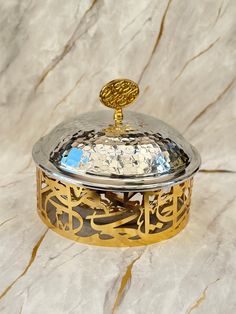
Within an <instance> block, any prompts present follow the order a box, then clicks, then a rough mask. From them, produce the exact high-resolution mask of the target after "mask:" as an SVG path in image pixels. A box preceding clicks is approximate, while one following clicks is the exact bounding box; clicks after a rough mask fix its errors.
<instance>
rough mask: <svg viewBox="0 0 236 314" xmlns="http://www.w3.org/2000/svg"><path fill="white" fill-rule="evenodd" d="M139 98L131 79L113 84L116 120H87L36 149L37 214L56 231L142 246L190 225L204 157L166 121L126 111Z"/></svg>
mask: <svg viewBox="0 0 236 314" xmlns="http://www.w3.org/2000/svg"><path fill="white" fill-rule="evenodd" d="M138 94H139V88H138V85H137V84H136V83H134V82H133V81H131V80H127V79H118V80H114V81H111V82H109V83H108V84H107V85H105V86H104V87H103V88H102V90H101V92H100V100H101V102H102V103H103V104H104V105H105V106H107V107H110V108H112V109H114V110H115V111H114V116H113V118H114V120H113V118H112V113H113V111H112V110H103V111H97V112H89V113H86V114H82V115H79V116H78V117H76V118H74V119H71V120H69V121H66V122H63V123H61V124H59V125H58V126H57V127H55V128H54V129H53V130H52V131H51V132H50V133H49V134H48V135H46V136H44V137H43V138H41V139H40V140H39V141H38V142H37V143H36V144H35V145H34V148H33V159H34V161H35V163H36V166H37V208H38V213H39V216H40V217H41V219H42V220H43V222H44V223H45V224H46V225H47V226H49V227H50V228H52V229H53V230H54V231H56V232H57V233H59V234H61V235H63V236H65V237H67V238H70V239H72V240H75V241H78V242H81V243H87V244H93V245H102V246H137V245H146V244H150V243H155V242H158V241H161V240H164V239H168V238H170V237H172V236H174V235H176V234H177V233H178V232H180V231H181V230H182V229H183V228H184V227H185V225H186V223H187V221H188V218H189V207H190V200H191V191H192V181H193V179H192V177H193V175H194V174H195V173H196V172H197V170H198V169H199V166H200V156H199V153H198V152H197V150H196V149H195V148H194V147H193V146H192V145H191V144H189V143H188V142H187V141H186V140H185V139H184V138H183V137H182V135H181V134H179V133H178V132H177V131H176V130H175V129H173V128H172V127H170V126H169V125H167V124H166V123H164V122H162V121H160V120H158V119H156V118H154V117H151V116H148V115H144V114H141V113H137V112H132V111H127V112H124V113H123V108H124V107H126V106H128V105H129V104H131V103H132V102H133V101H134V100H135V99H136V98H137V96H138ZM123 114H124V116H123Z"/></svg>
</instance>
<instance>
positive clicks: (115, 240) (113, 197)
mask: <svg viewBox="0 0 236 314" xmlns="http://www.w3.org/2000/svg"><path fill="white" fill-rule="evenodd" d="M191 191H192V179H188V180H187V181H185V182H183V183H180V184H178V185H174V186H172V187H169V188H165V189H159V190H156V191H147V192H122V193H118V192H109V191H100V190H92V189H87V188H83V187H77V186H75V185H72V184H67V183H63V182H60V181H58V180H55V179H52V178H50V177H48V176H47V175H46V174H45V173H44V172H43V171H42V170H40V169H37V208H38V213H39V216H40V217H41V219H42V221H43V222H44V223H45V224H46V225H47V226H48V227H49V228H51V229H52V230H54V231H55V232H57V233H59V234H60V235H62V236H64V237H66V238H69V239H71V240H74V241H77V242H80V243H86V244H91V245H100V246H140V245H147V244H152V243H155V242H159V241H162V240H166V239H168V238H171V237H173V236H174V235H176V234H177V233H179V232H180V231H181V230H182V229H183V228H184V227H185V226H186V224H187V222H188V218H189V206H190V201H191Z"/></svg>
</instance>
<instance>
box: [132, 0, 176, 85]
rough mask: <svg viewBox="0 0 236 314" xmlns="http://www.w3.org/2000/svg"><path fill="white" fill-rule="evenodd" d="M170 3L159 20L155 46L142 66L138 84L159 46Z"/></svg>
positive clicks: (170, 0)
mask: <svg viewBox="0 0 236 314" xmlns="http://www.w3.org/2000/svg"><path fill="white" fill-rule="evenodd" d="M171 2H172V0H169V1H168V3H167V6H166V9H165V12H164V14H163V16H162V19H161V24H160V28H159V32H158V35H157V38H156V41H155V44H154V46H153V48H152V52H151V55H150V56H149V58H148V61H147V63H146V64H145V66H144V68H143V70H142V72H141V74H140V77H139V80H138V83H140V82H141V81H142V78H143V75H144V73H145V72H146V70H147V68H148V66H149V64H150V62H151V60H152V57H153V55H154V53H155V52H156V50H157V47H158V45H159V43H160V41H161V37H162V35H163V32H164V26H165V20H166V16H167V12H168V10H169V7H170V4H171Z"/></svg>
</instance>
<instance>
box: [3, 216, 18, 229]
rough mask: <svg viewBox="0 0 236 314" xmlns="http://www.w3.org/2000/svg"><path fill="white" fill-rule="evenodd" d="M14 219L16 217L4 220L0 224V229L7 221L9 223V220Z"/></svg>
mask: <svg viewBox="0 0 236 314" xmlns="http://www.w3.org/2000/svg"><path fill="white" fill-rule="evenodd" d="M15 218H16V216H14V217H11V218H8V219H6V220H4V221H3V222H1V223H0V227H2V226H3V225H5V224H6V223H8V222H9V221H11V220H13V219H15Z"/></svg>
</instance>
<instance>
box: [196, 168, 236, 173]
mask: <svg viewBox="0 0 236 314" xmlns="http://www.w3.org/2000/svg"><path fill="white" fill-rule="evenodd" d="M199 172H202V173H236V171H234V170H229V169H200V170H199Z"/></svg>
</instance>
